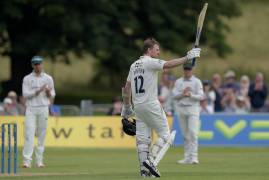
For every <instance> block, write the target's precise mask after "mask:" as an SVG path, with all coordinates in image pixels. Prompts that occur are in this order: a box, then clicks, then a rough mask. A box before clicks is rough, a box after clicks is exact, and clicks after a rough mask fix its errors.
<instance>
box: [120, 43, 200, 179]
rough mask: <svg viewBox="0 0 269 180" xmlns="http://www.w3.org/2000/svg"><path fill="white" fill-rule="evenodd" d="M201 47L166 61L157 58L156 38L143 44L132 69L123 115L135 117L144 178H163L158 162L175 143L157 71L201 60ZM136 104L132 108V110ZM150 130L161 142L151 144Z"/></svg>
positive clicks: (137, 144) (158, 46) (123, 92)
mask: <svg viewBox="0 0 269 180" xmlns="http://www.w3.org/2000/svg"><path fill="white" fill-rule="evenodd" d="M200 50H201V49H200V48H193V49H191V50H190V51H188V53H187V55H186V56H184V57H181V58H177V59H173V60H170V61H164V60H161V59H156V58H157V57H158V56H159V54H160V44H159V43H158V42H157V41H156V40H155V39H153V38H148V39H146V40H145V41H144V45H143V55H142V56H141V57H140V58H139V59H138V60H136V61H135V62H134V63H133V64H132V65H131V67H130V71H129V74H128V77H127V82H126V84H125V87H123V88H122V95H123V108H122V113H121V116H122V117H123V118H129V117H131V116H133V115H135V116H136V118H137V120H136V146H137V152H138V160H139V164H140V175H141V176H142V177H150V176H154V177H160V176H161V175H160V173H159V171H158V169H157V165H158V162H159V161H160V160H161V159H162V158H163V156H164V154H165V152H166V151H167V150H168V148H169V146H170V145H171V144H172V143H173V140H174V136H175V133H171V134H170V130H169V126H168V122H167V118H166V115H165V112H164V110H163V108H162V106H161V104H160V102H159V101H158V94H157V85H158V72H159V71H161V70H164V69H170V68H174V67H177V66H180V65H182V64H183V63H185V62H187V61H191V60H192V59H193V58H198V57H200ZM132 104H133V107H132ZM151 130H154V131H156V133H157V135H158V139H157V140H156V142H155V143H154V144H153V145H152V147H151V149H150V145H151Z"/></svg>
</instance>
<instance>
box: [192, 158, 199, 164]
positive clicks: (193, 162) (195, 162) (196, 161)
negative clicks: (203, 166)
mask: <svg viewBox="0 0 269 180" xmlns="http://www.w3.org/2000/svg"><path fill="white" fill-rule="evenodd" d="M190 162H191V164H199V161H198V159H197V158H192V159H191V160H190Z"/></svg>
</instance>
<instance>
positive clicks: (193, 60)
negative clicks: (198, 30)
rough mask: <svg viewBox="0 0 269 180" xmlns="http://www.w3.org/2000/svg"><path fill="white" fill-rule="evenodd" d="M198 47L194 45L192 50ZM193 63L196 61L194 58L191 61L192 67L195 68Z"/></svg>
mask: <svg viewBox="0 0 269 180" xmlns="http://www.w3.org/2000/svg"><path fill="white" fill-rule="evenodd" d="M197 47H198V46H197V45H194V48H197ZM195 61H196V58H193V59H192V66H193V67H194V66H195Z"/></svg>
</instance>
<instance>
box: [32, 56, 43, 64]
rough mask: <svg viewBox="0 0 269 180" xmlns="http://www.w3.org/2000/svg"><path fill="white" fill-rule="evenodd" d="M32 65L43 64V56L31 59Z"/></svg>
mask: <svg viewBox="0 0 269 180" xmlns="http://www.w3.org/2000/svg"><path fill="white" fill-rule="evenodd" d="M31 62H32V64H41V63H42V62H43V58H42V57H41V56H34V57H33V58H32V59H31Z"/></svg>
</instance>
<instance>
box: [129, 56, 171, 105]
mask: <svg viewBox="0 0 269 180" xmlns="http://www.w3.org/2000/svg"><path fill="white" fill-rule="evenodd" d="M165 62H166V61H164V60H160V59H155V58H152V57H150V56H141V57H140V58H139V59H138V60H137V61H135V62H134V63H133V64H132V65H131V67H130V71H129V75H128V78H127V81H129V82H131V88H132V100H133V103H134V105H136V104H141V103H150V102H156V101H158V87H157V86H158V71H160V70H162V69H163V65H164V64H165Z"/></svg>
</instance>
